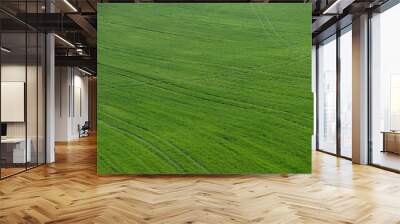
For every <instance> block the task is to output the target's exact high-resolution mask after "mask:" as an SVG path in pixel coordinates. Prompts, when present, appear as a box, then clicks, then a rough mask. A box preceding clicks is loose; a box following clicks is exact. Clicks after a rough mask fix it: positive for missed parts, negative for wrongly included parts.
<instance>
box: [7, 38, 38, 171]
mask: <svg viewBox="0 0 400 224" xmlns="http://www.w3.org/2000/svg"><path fill="white" fill-rule="evenodd" d="M1 44H2V47H3V49H6V50H2V51H1V54H2V57H1V60H2V61H1V124H2V128H1V129H2V136H1V166H2V170H1V172H2V177H5V176H9V175H12V174H15V173H17V172H21V171H24V170H25V166H26V162H27V161H28V162H30V159H31V151H30V147H29V144H28V145H27V144H26V122H25V121H26V119H25V93H26V74H27V72H26V69H27V67H26V35H25V33H22V32H21V33H2V35H1ZM27 146H28V147H27ZM27 149H28V150H27Z"/></svg>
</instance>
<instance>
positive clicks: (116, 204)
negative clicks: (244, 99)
mask: <svg viewBox="0 0 400 224" xmlns="http://www.w3.org/2000/svg"><path fill="white" fill-rule="evenodd" d="M56 159H57V161H56V163H54V164H49V165H46V166H42V167H39V168H36V169H33V170H29V171H27V172H26V173H22V174H19V175H16V176H13V177H10V178H7V179H5V180H2V181H0V202H1V203H0V223H7V224H8V223H400V212H399V211H400V200H398V199H399V198H400V175H399V174H396V173H391V172H388V171H384V170H380V169H377V168H374V167H370V166H360V165H354V164H352V163H351V162H350V161H347V160H343V159H339V158H336V157H333V156H330V155H326V154H323V153H320V152H313V174H311V175H253V176H252V175H244V176H240V175H239V176H185V177H181V176H156V177H153V176H98V175H97V174H96V138H95V137H89V138H84V139H82V140H80V141H74V142H70V143H68V144H57V146H56Z"/></svg>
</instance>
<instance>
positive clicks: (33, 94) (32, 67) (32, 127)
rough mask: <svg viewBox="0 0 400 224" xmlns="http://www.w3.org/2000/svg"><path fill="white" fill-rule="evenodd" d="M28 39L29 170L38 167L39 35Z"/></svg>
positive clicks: (27, 109) (34, 34) (29, 34)
mask: <svg viewBox="0 0 400 224" xmlns="http://www.w3.org/2000/svg"><path fill="white" fill-rule="evenodd" d="M27 38H28V42H27V43H28V57H27V59H28V63H27V82H26V89H27V94H26V97H27V98H26V105H27V107H26V113H27V143H28V149H29V148H30V151H31V153H30V157H31V158H30V160H28V164H27V165H28V168H30V167H34V166H36V165H37V160H38V152H37V150H38V147H37V132H38V123H37V122H38V119H37V114H38V113H37V112H38V111H37V110H38V107H37V103H38V102H37V98H38V88H37V79H38V72H39V71H38V66H37V64H38V59H39V58H38V56H37V54H38V49H37V46H38V35H37V33H35V32H31V33H27Z"/></svg>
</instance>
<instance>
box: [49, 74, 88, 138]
mask: <svg viewBox="0 0 400 224" xmlns="http://www.w3.org/2000/svg"><path fill="white" fill-rule="evenodd" d="M55 85H56V91H55V120H56V121H55V123H56V127H55V129H56V131H55V140H56V141H70V140H74V139H77V138H79V132H78V125H81V126H82V125H83V124H84V123H85V121H87V120H88V77H87V76H84V73H82V72H80V71H79V70H78V69H76V68H72V67H57V68H56V83H55Z"/></svg>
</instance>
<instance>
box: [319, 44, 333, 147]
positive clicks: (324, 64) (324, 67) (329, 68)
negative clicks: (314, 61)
mask: <svg viewBox="0 0 400 224" xmlns="http://www.w3.org/2000/svg"><path fill="white" fill-rule="evenodd" d="M318 148H319V149H320V150H323V151H326V152H330V153H336V36H333V37H331V38H329V39H328V40H326V41H325V42H323V43H322V44H320V46H319V48H318Z"/></svg>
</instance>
